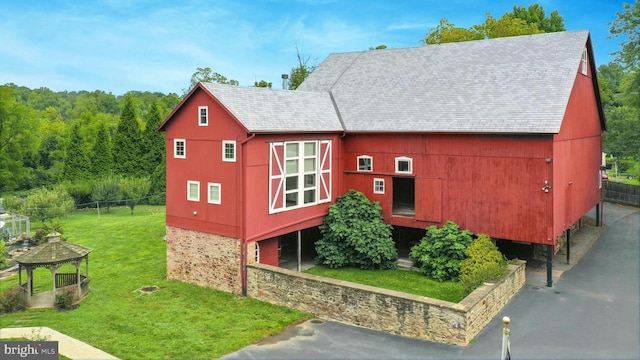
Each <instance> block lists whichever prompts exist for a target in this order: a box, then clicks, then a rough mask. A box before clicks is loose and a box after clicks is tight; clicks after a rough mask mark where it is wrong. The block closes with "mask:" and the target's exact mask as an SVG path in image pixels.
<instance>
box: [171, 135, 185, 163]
mask: <svg viewBox="0 0 640 360" xmlns="http://www.w3.org/2000/svg"><path fill="white" fill-rule="evenodd" d="M173 157H174V158H177V159H186V158H187V141H186V140H185V139H173Z"/></svg>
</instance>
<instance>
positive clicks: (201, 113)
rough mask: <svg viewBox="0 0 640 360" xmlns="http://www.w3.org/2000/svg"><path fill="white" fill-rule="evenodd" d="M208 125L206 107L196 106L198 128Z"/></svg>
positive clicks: (207, 109)
mask: <svg viewBox="0 0 640 360" xmlns="http://www.w3.org/2000/svg"><path fill="white" fill-rule="evenodd" d="M208 125H209V108H208V107H207V106H198V126H208Z"/></svg>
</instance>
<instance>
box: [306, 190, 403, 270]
mask: <svg viewBox="0 0 640 360" xmlns="http://www.w3.org/2000/svg"><path fill="white" fill-rule="evenodd" d="M320 232H321V233H322V239H320V240H318V241H317V242H316V252H317V254H318V256H317V261H318V263H320V264H324V265H327V266H329V267H332V268H340V267H345V266H353V267H358V268H361V269H393V268H395V267H396V266H397V264H396V260H397V259H398V253H397V251H396V248H395V245H394V242H393V239H392V237H391V225H387V224H385V223H384V219H383V218H382V208H381V207H380V204H379V203H377V202H375V203H372V202H370V201H369V199H367V198H366V197H365V196H364V194H362V193H361V192H358V191H355V190H349V192H347V193H346V194H343V195H341V196H339V197H338V198H337V199H336V202H335V203H334V204H332V205H331V206H330V207H329V213H328V214H327V216H325V218H324V220H323V223H322V225H320Z"/></svg>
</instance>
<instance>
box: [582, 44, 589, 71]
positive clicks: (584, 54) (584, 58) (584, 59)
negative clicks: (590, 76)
mask: <svg viewBox="0 0 640 360" xmlns="http://www.w3.org/2000/svg"><path fill="white" fill-rule="evenodd" d="M587 64H588V62H587V49H584V50H583V51H582V75H587V73H588V72H587Z"/></svg>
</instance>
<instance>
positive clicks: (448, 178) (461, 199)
mask: <svg viewBox="0 0 640 360" xmlns="http://www.w3.org/2000/svg"><path fill="white" fill-rule="evenodd" d="M344 149H345V153H344V159H345V161H344V168H345V171H346V173H347V175H346V176H345V182H344V184H343V186H342V187H341V191H340V193H344V192H346V191H347V190H348V189H351V188H353V189H356V190H359V191H362V192H363V193H364V194H365V195H367V197H368V198H369V199H371V200H373V201H380V204H381V206H382V208H383V215H384V217H385V221H387V222H389V223H391V224H393V225H401V226H410V227H416V228H426V227H427V226H429V225H433V224H442V223H444V222H445V221H447V220H453V221H455V222H456V223H458V224H460V225H461V226H462V227H463V228H468V229H470V230H472V231H474V232H476V233H480V232H481V233H487V234H489V235H490V236H493V237H496V238H504V239H512V240H520V241H530V242H535V243H547V242H550V240H549V239H551V233H552V228H553V224H552V219H553V211H552V194H551V193H545V192H544V191H542V187H543V186H544V181H545V180H547V181H549V182H551V181H552V170H553V168H552V165H551V164H550V163H547V161H546V159H547V158H550V157H551V155H552V137H551V136H513V137H509V136H482V135H360V134H358V135H348V136H346V137H345V143H344ZM360 155H369V156H372V157H373V171H372V172H358V171H357V160H356V159H357V157H358V156H360ZM401 156H406V157H410V158H412V159H413V175H411V176H413V177H415V179H416V180H415V181H416V183H415V186H416V199H415V205H416V215H415V217H413V218H410V217H401V216H393V215H392V201H393V193H392V187H391V183H392V180H393V177H394V176H406V175H396V174H395V158H396V157H401ZM374 178H383V179H385V187H386V189H385V194H383V195H379V194H373V179H374Z"/></svg>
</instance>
